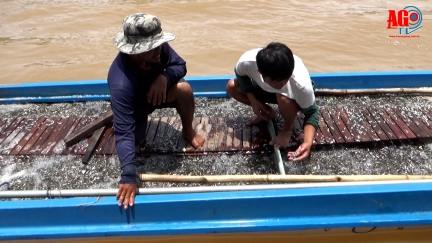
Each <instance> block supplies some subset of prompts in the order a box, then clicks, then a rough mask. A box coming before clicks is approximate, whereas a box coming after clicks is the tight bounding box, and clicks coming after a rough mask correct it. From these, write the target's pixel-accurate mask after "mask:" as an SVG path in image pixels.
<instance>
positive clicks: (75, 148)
mask: <svg viewBox="0 0 432 243" xmlns="http://www.w3.org/2000/svg"><path fill="white" fill-rule="evenodd" d="M90 122H91V118H90V117H82V118H81V119H80V120H79V122H78V123H77V124H76V126H75V127H72V128H71V130H69V132H68V134H71V133H74V132H76V131H79V130H80V129H82V128H83V127H85V126H86V125H87V124H89V123H90ZM74 125H75V124H74ZM72 129H73V130H72ZM85 140H87V139H85ZM87 141H88V140H87ZM85 143H86V142H85V141H84V139H81V141H79V142H78V143H76V144H74V145H72V146H69V147H67V148H65V149H64V150H63V152H62V154H76V153H78V151H79V150H80V149H82V147H84V148H85V146H82V145H83V144H85ZM78 146H80V147H78Z"/></svg>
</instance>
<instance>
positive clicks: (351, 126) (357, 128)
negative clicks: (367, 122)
mask: <svg viewBox="0 0 432 243" xmlns="http://www.w3.org/2000/svg"><path fill="white" fill-rule="evenodd" d="M336 110H337V114H338V115H339V117H340V118H341V119H342V121H343V122H344V124H345V126H346V127H347V129H348V130H349V132H350V133H351V135H352V137H353V139H354V141H355V142H368V141H372V140H373V139H372V138H371V137H369V135H368V134H367V132H366V129H365V128H364V126H362V125H360V122H355V123H354V122H352V121H351V119H350V118H349V116H348V113H347V112H346V111H345V110H344V109H343V108H342V107H337V108H336ZM354 121H357V120H354Z"/></svg>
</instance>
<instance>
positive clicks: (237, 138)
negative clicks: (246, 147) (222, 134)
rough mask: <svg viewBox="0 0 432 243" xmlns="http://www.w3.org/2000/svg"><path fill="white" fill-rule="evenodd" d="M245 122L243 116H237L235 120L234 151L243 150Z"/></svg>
mask: <svg viewBox="0 0 432 243" xmlns="http://www.w3.org/2000/svg"><path fill="white" fill-rule="evenodd" d="M243 124H244V121H243V119H242V118H241V117H237V118H236V119H235V120H234V125H233V130H234V140H233V148H232V149H231V150H232V151H241V150H242V140H243V129H242V128H243Z"/></svg>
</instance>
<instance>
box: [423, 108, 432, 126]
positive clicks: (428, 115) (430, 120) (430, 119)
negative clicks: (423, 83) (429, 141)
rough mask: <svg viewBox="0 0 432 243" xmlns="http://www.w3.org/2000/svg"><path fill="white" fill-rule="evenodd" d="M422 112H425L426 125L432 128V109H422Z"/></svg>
mask: <svg viewBox="0 0 432 243" xmlns="http://www.w3.org/2000/svg"><path fill="white" fill-rule="evenodd" d="M422 112H423V114H424V119H425V120H424V121H423V122H424V123H425V124H426V126H428V127H429V129H430V130H432V111H431V110H427V109H422Z"/></svg>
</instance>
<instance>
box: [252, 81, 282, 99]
mask: <svg viewBox="0 0 432 243" xmlns="http://www.w3.org/2000/svg"><path fill="white" fill-rule="evenodd" d="M252 93H253V94H254V96H255V98H257V100H259V101H261V102H263V103H270V104H277V97H276V93H270V92H267V91H265V90H263V89H262V88H261V87H260V86H258V85H257V86H255V87H254V89H253V91H252Z"/></svg>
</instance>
